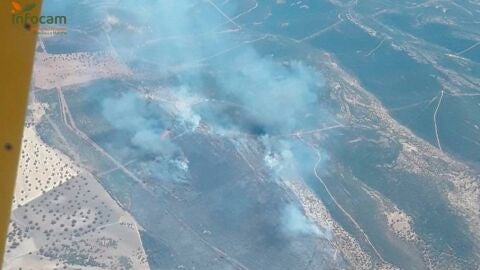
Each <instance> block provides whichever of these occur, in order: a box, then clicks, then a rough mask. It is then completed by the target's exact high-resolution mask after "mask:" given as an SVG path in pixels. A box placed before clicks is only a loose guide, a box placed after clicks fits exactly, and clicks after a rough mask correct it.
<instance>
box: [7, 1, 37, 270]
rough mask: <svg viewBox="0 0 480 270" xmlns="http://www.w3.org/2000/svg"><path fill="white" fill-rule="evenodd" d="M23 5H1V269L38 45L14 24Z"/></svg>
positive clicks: (28, 29)
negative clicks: (20, 6) (14, 18)
mask: <svg viewBox="0 0 480 270" xmlns="http://www.w3.org/2000/svg"><path fill="white" fill-rule="evenodd" d="M32 2H33V1H32ZM34 2H35V6H36V7H35V8H33V9H30V10H29V11H28V13H30V15H31V16H39V14H40V7H41V1H38V0H36V1H34ZM19 3H20V2H17V1H2V5H0V35H2V42H1V45H0V268H1V266H2V260H3V253H4V249H5V239H6V234H7V229H8V224H9V219H10V208H11V203H12V197H13V190H14V187H15V178H16V174H17V166H18V158H19V154H20V148H21V141H22V135H23V125H24V120H25V112H26V106H27V99H28V90H29V88H30V77H31V73H32V67H33V57H34V53H35V44H36V31H34V29H35V28H34V27H33V26H32V25H30V24H14V23H13V22H12V16H13V15H14V14H17V15H19V14H20V12H22V11H21V10H20V9H19V8H18V7H19V5H21V4H19ZM15 6H17V8H15ZM30 6H32V5H30ZM17 12H18V13H17Z"/></svg>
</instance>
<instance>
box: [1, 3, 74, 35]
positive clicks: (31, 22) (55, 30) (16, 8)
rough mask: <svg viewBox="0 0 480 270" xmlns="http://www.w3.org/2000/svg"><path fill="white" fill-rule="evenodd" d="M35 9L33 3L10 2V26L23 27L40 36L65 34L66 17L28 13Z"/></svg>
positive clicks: (35, 5)
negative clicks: (40, 34) (36, 32)
mask: <svg viewBox="0 0 480 270" xmlns="http://www.w3.org/2000/svg"><path fill="white" fill-rule="evenodd" d="M37 7H38V5H37V4H36V3H35V2H30V3H26V4H23V3H21V2H19V1H17V0H15V1H11V2H10V8H11V11H10V12H11V13H12V24H17V25H23V26H24V27H25V29H27V30H35V31H38V32H39V33H42V34H65V33H66V27H65V26H66V24H67V16H50V15H41V16H36V15H32V14H31V13H30V12H29V11H33V10H34V9H35V8H37ZM52 26H55V27H52ZM59 26H60V27H59Z"/></svg>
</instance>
